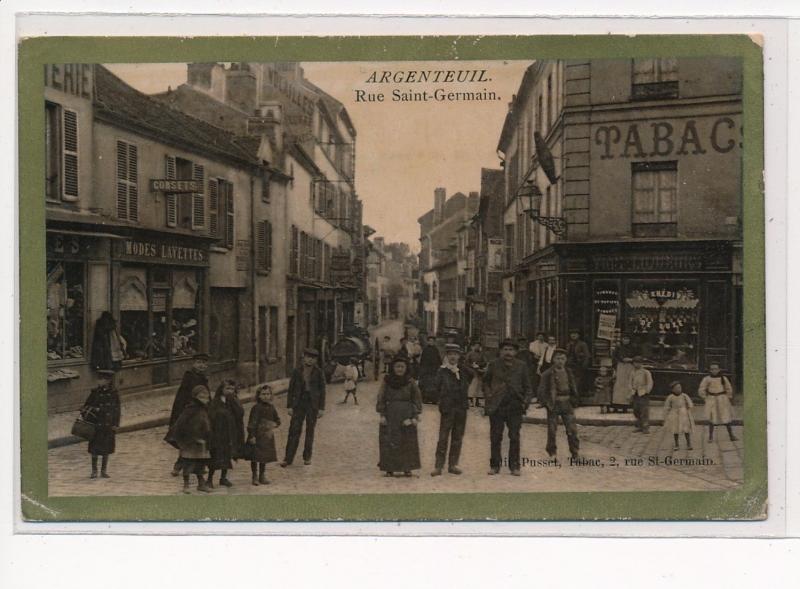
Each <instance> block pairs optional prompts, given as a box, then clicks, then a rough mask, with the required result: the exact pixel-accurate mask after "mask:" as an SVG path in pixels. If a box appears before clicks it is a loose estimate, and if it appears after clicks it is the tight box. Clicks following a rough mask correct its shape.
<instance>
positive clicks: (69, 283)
mask: <svg viewBox="0 0 800 589" xmlns="http://www.w3.org/2000/svg"><path fill="white" fill-rule="evenodd" d="M85 325H86V266H85V264H83V263H82V262H65V261H57V260H53V261H48V262H47V360H48V361H55V360H67V359H81V358H85V332H86V328H85Z"/></svg>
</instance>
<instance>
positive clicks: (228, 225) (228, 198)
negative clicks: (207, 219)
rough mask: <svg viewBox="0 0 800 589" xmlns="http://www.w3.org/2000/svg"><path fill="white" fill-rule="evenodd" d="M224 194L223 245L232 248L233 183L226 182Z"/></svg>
mask: <svg viewBox="0 0 800 589" xmlns="http://www.w3.org/2000/svg"><path fill="white" fill-rule="evenodd" d="M227 187H228V190H227V191H226V194H225V247H227V248H228V249H232V248H233V219H234V216H233V184H230V183H228V184H227Z"/></svg>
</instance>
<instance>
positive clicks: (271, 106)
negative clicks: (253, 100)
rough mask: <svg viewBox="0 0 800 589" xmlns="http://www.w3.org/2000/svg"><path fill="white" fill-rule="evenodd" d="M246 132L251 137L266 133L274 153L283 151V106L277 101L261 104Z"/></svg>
mask: <svg viewBox="0 0 800 589" xmlns="http://www.w3.org/2000/svg"><path fill="white" fill-rule="evenodd" d="M248 131H249V133H250V134H251V135H261V134H263V133H266V135H267V136H268V137H269V138H270V139H271V140H272V142H273V143H274V144H275V149H276V151H277V152H278V153H280V152H281V151H283V105H282V104H281V103H280V102H279V101H277V100H270V101H267V102H264V103H263V104H261V106H259V107H258V109H256V117H255V118H254V119H251V120H250V124H249V126H248Z"/></svg>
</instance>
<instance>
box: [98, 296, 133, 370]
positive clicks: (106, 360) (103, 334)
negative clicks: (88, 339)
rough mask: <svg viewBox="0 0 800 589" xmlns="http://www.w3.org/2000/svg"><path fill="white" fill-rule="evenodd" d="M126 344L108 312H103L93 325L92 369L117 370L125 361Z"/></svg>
mask: <svg viewBox="0 0 800 589" xmlns="http://www.w3.org/2000/svg"><path fill="white" fill-rule="evenodd" d="M125 348H126V343H125V340H124V339H123V338H122V336H120V335H119V331H118V330H117V322H116V321H115V320H114V317H113V316H112V315H111V313H109V312H108V311H103V312H102V313H101V314H100V317H99V318H98V319H97V322H96V323H95V325H94V336H93V338H92V355H91V363H92V368H94V369H95V370H119V369H120V367H121V366H122V360H124V359H125Z"/></svg>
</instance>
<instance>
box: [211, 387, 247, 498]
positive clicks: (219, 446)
mask: <svg viewBox="0 0 800 589" xmlns="http://www.w3.org/2000/svg"><path fill="white" fill-rule="evenodd" d="M208 418H209V419H210V420H211V447H210V451H211V461H210V462H209V467H208V486H209V488H211V489H213V488H214V472H215V471H216V470H220V471H222V474H220V478H219V484H220V485H222V486H224V487H232V486H233V483H232V482H231V481H230V480H229V479H228V471H229V470H231V469H232V468H233V462H232V461H233V460H237V459H238V458H239V456H240V455H241V452H242V446H244V408H243V407H242V404H241V402H240V401H239V396H238V395H237V387H236V383H235V382H234V381H232V380H230V379H226V380H224V381H222V383H220V385H219V387H218V388H217V393H216V395H214V400H213V401H211V403H209V405H208Z"/></svg>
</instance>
